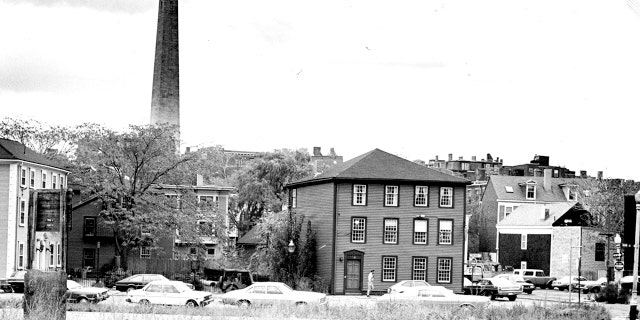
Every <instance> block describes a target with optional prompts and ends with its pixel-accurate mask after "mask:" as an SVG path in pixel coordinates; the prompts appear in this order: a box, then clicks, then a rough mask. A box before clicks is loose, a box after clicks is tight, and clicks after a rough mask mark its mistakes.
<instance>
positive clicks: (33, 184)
mask: <svg viewBox="0 0 640 320" xmlns="http://www.w3.org/2000/svg"><path fill="white" fill-rule="evenodd" d="M29 187H31V188H35V187H36V170H33V169H31V170H30V171H29Z"/></svg>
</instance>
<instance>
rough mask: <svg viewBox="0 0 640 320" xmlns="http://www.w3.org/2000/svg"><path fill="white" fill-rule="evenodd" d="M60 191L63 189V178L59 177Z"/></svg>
mask: <svg viewBox="0 0 640 320" xmlns="http://www.w3.org/2000/svg"><path fill="white" fill-rule="evenodd" d="M60 189H64V177H63V176H60Z"/></svg>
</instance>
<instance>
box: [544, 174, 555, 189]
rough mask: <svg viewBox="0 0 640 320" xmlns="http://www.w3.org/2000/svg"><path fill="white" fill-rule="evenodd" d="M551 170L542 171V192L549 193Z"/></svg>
mask: <svg viewBox="0 0 640 320" xmlns="http://www.w3.org/2000/svg"><path fill="white" fill-rule="evenodd" d="M552 171H553V170H551V169H544V184H543V186H544V190H547V191H550V190H551V174H552Z"/></svg>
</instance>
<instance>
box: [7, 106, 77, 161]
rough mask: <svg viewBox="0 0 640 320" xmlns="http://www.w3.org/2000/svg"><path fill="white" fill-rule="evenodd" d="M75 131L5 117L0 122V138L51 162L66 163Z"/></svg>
mask: <svg viewBox="0 0 640 320" xmlns="http://www.w3.org/2000/svg"><path fill="white" fill-rule="evenodd" d="M75 133H76V131H75V130H74V129H73V128H69V127H63V126H51V125H49V124H46V123H43V122H40V121H37V120H24V119H20V118H11V117H6V118H3V119H2V120H0V137H2V138H5V139H10V140H14V141H18V142H20V143H22V144H24V145H25V146H27V147H28V148H30V149H32V150H34V151H35V152H37V153H40V154H42V155H44V156H45V157H47V158H49V159H51V160H57V161H59V162H63V163H65V164H66V163H67V162H68V160H69V158H70V157H71V155H72V153H73V151H74V149H75V143H74V142H75V139H76V134H75Z"/></svg>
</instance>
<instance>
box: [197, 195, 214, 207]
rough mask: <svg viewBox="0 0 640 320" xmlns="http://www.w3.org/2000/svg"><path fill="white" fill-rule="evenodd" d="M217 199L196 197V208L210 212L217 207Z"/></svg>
mask: <svg viewBox="0 0 640 320" xmlns="http://www.w3.org/2000/svg"><path fill="white" fill-rule="evenodd" d="M217 203H218V197H216V196H198V207H199V208H201V209H206V210H212V209H214V208H215V207H216V206H217Z"/></svg>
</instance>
